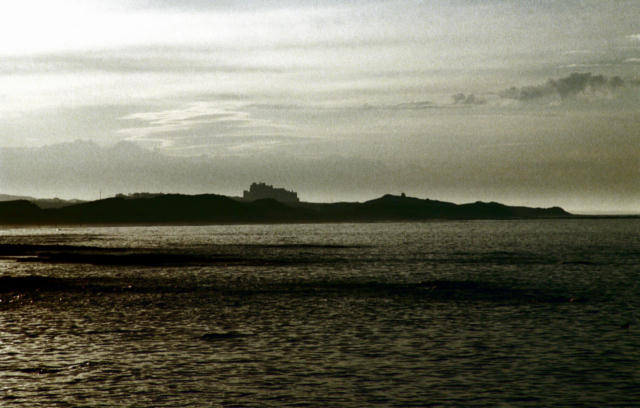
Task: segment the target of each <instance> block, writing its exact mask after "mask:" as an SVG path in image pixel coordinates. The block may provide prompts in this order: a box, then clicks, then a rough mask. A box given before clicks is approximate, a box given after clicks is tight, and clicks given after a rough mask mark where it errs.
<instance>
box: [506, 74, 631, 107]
mask: <svg viewBox="0 0 640 408" xmlns="http://www.w3.org/2000/svg"><path fill="white" fill-rule="evenodd" d="M624 86H625V81H624V80H623V79H622V78H620V77H618V76H613V77H606V76H604V75H593V74H591V73H590V72H587V73H578V72H574V73H572V74H570V75H568V76H566V77H564V78H560V79H549V80H548V81H547V82H546V83H545V84H542V85H534V86H525V87H521V88H516V87H511V88H509V89H506V90H504V91H502V92H500V93H499V95H500V96H501V97H502V98H506V99H515V100H518V101H525V102H526V101H532V100H537V99H541V98H545V97H559V98H560V99H561V100H566V99H570V98H575V97H576V96H578V95H580V94H587V93H591V94H596V93H599V92H609V93H610V92H615V91H617V90H618V89H620V88H623V87H624Z"/></svg>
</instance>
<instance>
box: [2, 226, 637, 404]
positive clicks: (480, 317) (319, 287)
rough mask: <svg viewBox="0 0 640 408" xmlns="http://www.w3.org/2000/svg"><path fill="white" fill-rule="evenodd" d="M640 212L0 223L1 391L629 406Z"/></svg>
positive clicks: (208, 400)
mask: <svg viewBox="0 0 640 408" xmlns="http://www.w3.org/2000/svg"><path fill="white" fill-rule="evenodd" d="M639 307H640V220H637V219H635V220H634V219H626V220H625V219H609V220H607V219H601V220H545V221H470V222H433V223H417V224H411V223H407V224H323V225H253V226H206V227H127V228H121V227H113V228H71V229H61V230H59V229H16V230H11V229H0V325H1V330H0V406H25V407H37V406H41V407H51V406H70V407H71V406H73V407H75V406H154V407H161V406H172V407H173V406H313V407H318V406H336V407H362V406H372V405H381V406H402V407H405V406H594V407H595V406H634V405H635V406H638V404H639V403H638V401H640V363H639V362H640V321H639V320H638V317H639V310H640V309H639Z"/></svg>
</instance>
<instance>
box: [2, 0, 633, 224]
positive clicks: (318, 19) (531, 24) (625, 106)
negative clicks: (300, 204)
mask: <svg viewBox="0 0 640 408" xmlns="http://www.w3.org/2000/svg"><path fill="white" fill-rule="evenodd" d="M639 21H640V2H638V1H635V0H634V1H624V0H615V1H614V0H611V1H606V0H605V1H603V0H594V1H591V0H564V1H544V0H532V1H526V2H523V1H515V0H514V1H509V0H504V1H499V0H486V1H480V0H446V1H445V0H434V1H427V0H424V1H418V0H415V1H373V0H372V1H361V0H360V1H359V0H355V1H349V2H346V1H336V0H315V1H311V0H301V1H277V0H273V1H266V0H263V1H234V0H222V1H215V2H214V1H204V0H182V1H169V0H164V1H163V0H128V1H124V0H122V1H118V0H100V1H97V0H82V1H74V0H64V1H59V0H22V1H20V2H2V3H0V36H1V38H3V39H4V40H3V41H2V42H0V193H3V194H16V195H29V196H35V197H61V198H80V199H97V198H98V197H100V196H102V197H105V196H109V195H114V194H116V193H129V192H136V191H150V192H180V193H188V194H196V193H219V194H227V195H241V194H242V190H243V189H247V188H248V186H249V184H250V183H251V182H253V181H264V182H267V183H269V184H274V185H277V186H282V187H285V188H288V189H293V190H295V191H297V192H298V193H299V196H300V197H301V199H302V200H305V201H356V200H357V201H362V200H367V199H372V198H375V197H377V196H380V195H382V194H385V193H393V194H399V193H401V192H404V193H406V194H407V195H411V196H416V197H421V198H431V199H438V200H443V201H453V202H459V203H461V202H472V201H477V200H482V201H499V202H503V203H506V204H513V205H529V206H541V207H546V206H554V205H559V206H562V207H563V208H565V209H567V210H569V211H576V212H633V213H640V114H639V113H638V112H640V109H639V107H640V106H639V105H640V24H638V22H639Z"/></svg>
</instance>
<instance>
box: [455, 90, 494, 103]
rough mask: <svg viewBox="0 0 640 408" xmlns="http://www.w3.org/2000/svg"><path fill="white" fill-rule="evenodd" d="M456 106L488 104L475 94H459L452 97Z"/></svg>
mask: <svg viewBox="0 0 640 408" xmlns="http://www.w3.org/2000/svg"><path fill="white" fill-rule="evenodd" d="M452 98H453V103H454V105H484V104H485V103H487V101H486V100H484V99H483V98H480V97H477V96H475V94H468V95H465V94H463V93H457V94H455V95H453V96H452Z"/></svg>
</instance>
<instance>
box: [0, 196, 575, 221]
mask: <svg viewBox="0 0 640 408" xmlns="http://www.w3.org/2000/svg"><path fill="white" fill-rule="evenodd" d="M566 217H573V215H572V214H570V213H568V212H566V211H565V210H563V209H562V208H560V207H552V208H530V207H513V206H507V205H504V204H499V203H495V202H490V203H485V202H480V201H478V202H475V203H469V204H454V203H449V202H444V201H435V200H429V199H419V198H413V197H406V196H404V194H403V195H401V196H397V195H391V194H387V195H384V196H382V197H380V198H377V199H374V200H370V201H365V202H341V203H308V202H295V201H292V202H286V203H283V202H281V201H278V200H276V199H273V198H264V199H258V200H254V201H246V200H241V199H234V198H230V197H226V196H222V195H216V194H201V195H182V194H149V195H131V196H125V195H118V196H116V197H112V198H107V199H102V200H97V201H89V202H83V203H80V204H71V205H68V206H65V207H61V208H41V207H39V206H38V205H36V204H34V203H33V202H30V201H27V200H15V201H6V202H0V223H1V224H4V225H73V224H143V225H148V224H174V225H175V224H186V225H190V224H241V223H242V224H244V223H306V222H384V221H422V220H432V219H519V218H566Z"/></svg>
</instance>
